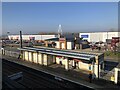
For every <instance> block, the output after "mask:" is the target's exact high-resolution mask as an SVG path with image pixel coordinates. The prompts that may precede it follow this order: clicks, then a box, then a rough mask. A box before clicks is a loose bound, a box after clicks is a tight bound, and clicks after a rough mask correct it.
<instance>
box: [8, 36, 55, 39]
mask: <svg viewBox="0 0 120 90" xmlns="http://www.w3.org/2000/svg"><path fill="white" fill-rule="evenodd" d="M56 37H57V35H22V39H23V40H30V39H33V40H46V39H50V38H56ZM8 38H9V39H10V40H16V39H18V40H20V35H9V36H8Z"/></svg>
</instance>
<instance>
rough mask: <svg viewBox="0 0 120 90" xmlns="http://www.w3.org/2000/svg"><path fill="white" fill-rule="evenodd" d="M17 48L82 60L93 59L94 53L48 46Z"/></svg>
mask: <svg viewBox="0 0 120 90" xmlns="http://www.w3.org/2000/svg"><path fill="white" fill-rule="evenodd" d="M19 50H25V51H31V52H40V53H46V54H51V55H57V56H64V57H70V58H76V59H82V60H86V61H91V60H95V55H90V54H87V53H77V52H70V51H65V50H55V49H50V48H31V47H24V48H19Z"/></svg>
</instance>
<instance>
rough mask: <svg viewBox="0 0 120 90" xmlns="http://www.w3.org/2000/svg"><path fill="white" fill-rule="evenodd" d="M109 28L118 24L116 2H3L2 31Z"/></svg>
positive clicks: (95, 29) (89, 30)
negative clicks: (60, 27)
mask: <svg viewBox="0 0 120 90" xmlns="http://www.w3.org/2000/svg"><path fill="white" fill-rule="evenodd" d="M59 24H61V26H62V30H63V32H94V31H109V30H111V29H116V30H117V28H118V3H117V2H3V3H2V32H3V34H6V33H7V32H10V34H18V33H19V31H20V30H21V31H22V32H23V33H24V34H37V33H39V32H57V31H58V25H59Z"/></svg>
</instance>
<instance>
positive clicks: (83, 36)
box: [81, 35, 89, 38]
mask: <svg viewBox="0 0 120 90" xmlns="http://www.w3.org/2000/svg"><path fill="white" fill-rule="evenodd" d="M88 37H89V36H88V35H81V38H88Z"/></svg>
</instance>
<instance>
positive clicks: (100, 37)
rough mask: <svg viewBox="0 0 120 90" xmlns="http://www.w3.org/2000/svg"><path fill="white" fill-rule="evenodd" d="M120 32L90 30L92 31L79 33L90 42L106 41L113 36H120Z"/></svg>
mask: <svg viewBox="0 0 120 90" xmlns="http://www.w3.org/2000/svg"><path fill="white" fill-rule="evenodd" d="M119 36H120V32H90V33H79V37H80V38H83V39H84V40H88V41H89V42H99V41H102V42H106V40H107V39H112V37H119Z"/></svg>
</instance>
